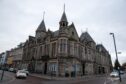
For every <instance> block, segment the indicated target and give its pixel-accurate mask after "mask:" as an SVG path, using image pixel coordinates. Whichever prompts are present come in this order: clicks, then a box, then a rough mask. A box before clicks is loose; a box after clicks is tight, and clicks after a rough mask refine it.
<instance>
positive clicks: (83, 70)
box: [82, 63, 85, 75]
mask: <svg viewBox="0 0 126 84" xmlns="http://www.w3.org/2000/svg"><path fill="white" fill-rule="evenodd" d="M82 72H83V75H85V63H83V64H82Z"/></svg>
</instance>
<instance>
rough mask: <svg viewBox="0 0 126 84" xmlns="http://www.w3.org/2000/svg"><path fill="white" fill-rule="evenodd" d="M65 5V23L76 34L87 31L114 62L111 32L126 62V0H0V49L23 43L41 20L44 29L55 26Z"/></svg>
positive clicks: (57, 25) (122, 58)
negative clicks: (75, 31)
mask: <svg viewBox="0 0 126 84" xmlns="http://www.w3.org/2000/svg"><path fill="white" fill-rule="evenodd" d="M64 4H65V12H66V15H67V19H68V22H69V24H71V23H72V22H74V24H75V27H76V30H77V32H78V35H79V36H80V35H81V33H82V32H85V31H87V32H88V33H89V34H90V35H91V36H92V38H93V39H94V40H95V42H96V43H97V44H103V45H104V47H105V48H106V49H107V50H108V51H109V53H110V54H111V58H112V62H114V61H115V59H116V56H115V51H114V43H113V38H112V36H111V35H110V34H109V33H110V32H113V33H114V34H115V39H116V46H117V51H118V52H121V54H118V58H119V62H120V63H121V64H122V63H124V62H126V45H125V42H126V36H125V29H126V0H0V52H4V51H6V50H10V49H11V48H14V47H16V46H17V45H18V44H19V43H20V42H25V41H26V39H28V36H29V35H32V36H35V31H36V29H37V27H38V25H39V24H40V22H41V21H42V19H43V12H44V11H45V16H44V20H45V25H46V28H47V29H50V30H52V31H56V30H58V29H59V21H60V19H61V16H62V13H63V10H64V9H63V8H64Z"/></svg>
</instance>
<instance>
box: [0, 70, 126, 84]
mask: <svg viewBox="0 0 126 84" xmlns="http://www.w3.org/2000/svg"><path fill="white" fill-rule="evenodd" d="M0 76H1V74H0ZM4 76H6V77H4V79H5V78H7V76H8V77H9V78H10V77H11V79H10V80H7V81H4V82H0V83H1V84H125V83H124V81H125V82H126V74H124V75H122V82H123V83H119V79H118V78H111V77H100V76H99V77H93V78H89V79H74V80H47V79H42V78H39V77H34V76H28V77H27V78H26V79H16V78H15V73H12V72H7V71H6V72H5V74H4Z"/></svg>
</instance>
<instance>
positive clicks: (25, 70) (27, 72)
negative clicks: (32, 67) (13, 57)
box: [21, 69, 29, 75]
mask: <svg viewBox="0 0 126 84" xmlns="http://www.w3.org/2000/svg"><path fill="white" fill-rule="evenodd" d="M21 70H22V71H24V72H25V73H26V74H27V75H29V71H28V70H27V69H21Z"/></svg>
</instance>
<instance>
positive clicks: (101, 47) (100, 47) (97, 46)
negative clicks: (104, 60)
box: [96, 44, 107, 52]
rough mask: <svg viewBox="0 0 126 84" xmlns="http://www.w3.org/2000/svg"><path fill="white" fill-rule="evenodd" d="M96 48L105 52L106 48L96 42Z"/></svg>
mask: <svg viewBox="0 0 126 84" xmlns="http://www.w3.org/2000/svg"><path fill="white" fill-rule="evenodd" d="M96 49H97V50H100V49H101V50H100V51H101V52H107V50H106V49H105V47H104V46H103V45H102V44H97V45H96Z"/></svg>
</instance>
